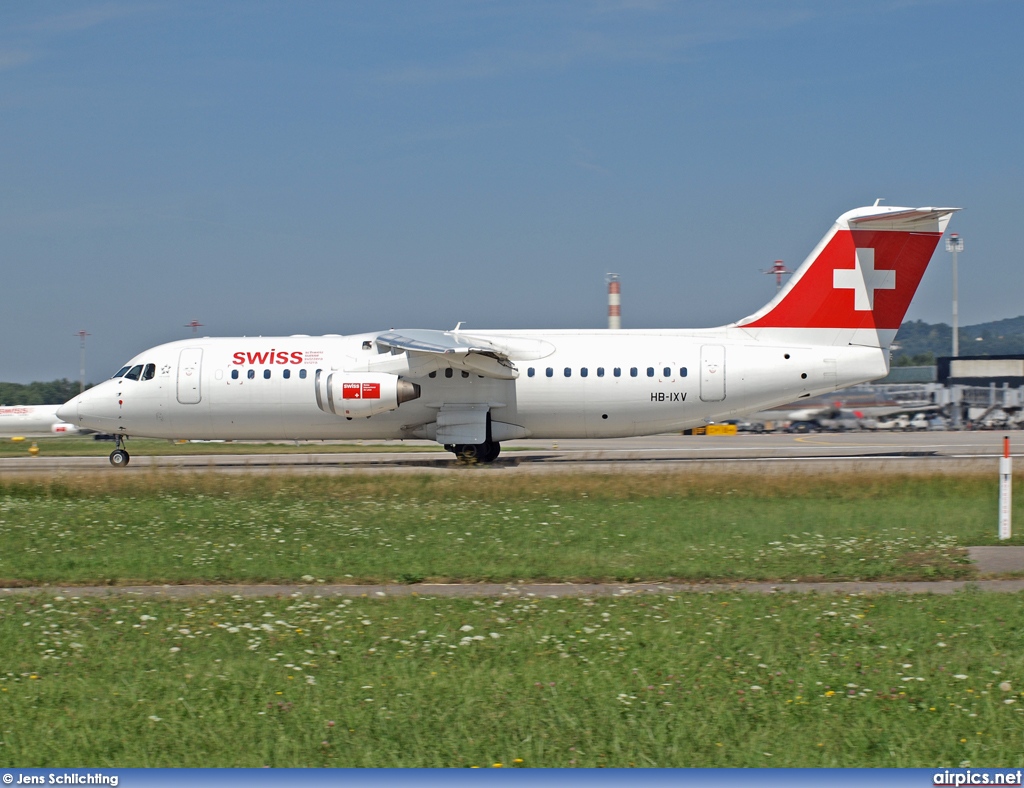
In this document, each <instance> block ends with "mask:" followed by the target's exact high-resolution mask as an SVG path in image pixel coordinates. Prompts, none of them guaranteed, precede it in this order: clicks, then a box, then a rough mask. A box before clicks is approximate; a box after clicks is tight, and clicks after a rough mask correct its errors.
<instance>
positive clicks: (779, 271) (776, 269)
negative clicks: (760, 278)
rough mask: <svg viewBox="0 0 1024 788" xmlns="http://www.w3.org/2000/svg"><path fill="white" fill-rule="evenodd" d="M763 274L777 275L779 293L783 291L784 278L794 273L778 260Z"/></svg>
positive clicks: (777, 290)
mask: <svg viewBox="0 0 1024 788" xmlns="http://www.w3.org/2000/svg"><path fill="white" fill-rule="evenodd" d="M762 273H766V274H775V292H776V293H777V292H779V291H780V290H781V289H782V277H783V276H785V275H786V274H791V273H793V272H792V271H790V270H789V269H788V268H786V264H785V263H783V262H782V261H781V260H776V261H775V262H774V263H772V267H771V268H769V269H768V270H767V271H763V272H762Z"/></svg>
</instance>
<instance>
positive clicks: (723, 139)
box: [0, 0, 1024, 382]
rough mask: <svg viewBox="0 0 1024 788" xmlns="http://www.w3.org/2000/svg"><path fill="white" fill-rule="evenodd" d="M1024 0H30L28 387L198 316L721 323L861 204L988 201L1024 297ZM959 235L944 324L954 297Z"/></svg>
mask: <svg viewBox="0 0 1024 788" xmlns="http://www.w3.org/2000/svg"><path fill="white" fill-rule="evenodd" d="M1022 31H1024V4H1022V3H1020V2H1017V1H1016V0H989V1H986V0H972V1H971V2H957V1H956V0H934V1H928V0H919V1H917V2H915V1H914V0H861V1H859V2H856V3H850V2H824V1H822V0H814V1H808V2H773V1H772V0H766V1H764V2H761V1H757V2H754V1H752V2H678V3H677V2H667V1H666V2H660V1H659V0H593V1H592V2H586V1H585V0H579V1H578V2H518V3H511V2H508V3H506V2H416V3H413V2H409V3H389V2H374V3H355V2H351V3H346V2H231V1H230V0H218V2H216V3H207V2H159V1H157V2H146V1H145V0H138V1H137V2H52V3H33V2H11V3H4V4H3V5H2V6H0V282H2V291H0V292H2V296H3V298H2V304H3V308H2V310H0V331H2V335H3V337H4V340H3V342H2V343H0V380H7V381H19V382H28V381H30V380H49V379H53V378H57V377H68V378H71V379H75V378H77V376H78V359H79V349H78V340H77V339H76V338H75V337H74V336H73V334H74V333H75V332H76V331H78V330H79V329H85V330H87V331H88V332H89V333H90V334H91V336H90V337H89V339H88V350H87V367H88V371H87V377H88V378H89V379H90V380H94V381H95V380H99V379H102V378H104V377H106V376H108V375H109V374H112V373H113V372H114V371H115V370H116V369H117V368H118V367H119V365H120V364H121V363H122V362H123V361H124V360H126V359H127V358H128V357H130V356H132V355H134V354H135V353H137V352H139V351H141V350H143V349H145V348H146V347H149V346H152V345H155V344H158V343H160V342H164V341H170V340H174V339H180V338H184V337H186V336H188V335H189V334H190V329H187V328H185V327H184V326H185V324H186V323H188V322H189V321H190V320H192V319H198V320H199V321H200V322H202V323H203V324H204V328H203V329H202V331H203V333H207V334H209V335H212V336H231V335H241V334H247V335H257V334H263V335H277V334H291V333H308V334H321V333H350V332H357V331H368V330H376V329H386V328H390V327H405V328H409V327H423V328H448V327H451V326H454V325H455V323H456V322H458V321H465V324H466V326H467V327H476V328H505V327H507V328H520V327H532V328H545V327H548V328H565V327H603V326H604V325H606V299H605V283H604V275H605V273H606V272H607V271H616V272H618V273H620V274H621V276H622V292H623V326H624V327H627V328H645V327H701V326H712V325H720V324H723V323H727V322H731V321H733V320H735V319H738V318H740V317H743V316H745V315H747V314H750V313H751V312H753V311H755V310H756V309H757V308H759V307H760V306H761V305H762V304H763V303H764V302H766V301H767V300H768V299H769V298H770V297H771V296H772V295H773V292H774V279H773V278H772V277H770V276H764V275H762V274H761V273H760V271H763V270H764V269H766V268H768V267H769V266H770V264H771V262H772V261H773V260H774V259H777V258H781V259H783V260H785V261H786V263H787V264H789V265H790V266H791V267H794V266H796V265H797V264H799V263H800V262H801V261H802V260H803V258H804V256H805V255H806V254H807V253H808V252H809V251H810V249H811V247H812V246H813V244H814V243H815V242H816V241H817V240H818V239H819V238H820V237H821V236H822V234H823V233H824V232H825V231H826V230H827V228H828V227H829V225H830V224H831V223H832V221H833V220H834V219H835V218H836V217H837V216H838V215H839V214H840V213H842V212H844V211H846V210H848V209H850V208H853V207H857V206H859V205H865V204H870V203H871V202H873V201H874V200H875V198H877V197H882V198H885V199H886V201H887V202H888V203H889V204H904V205H956V206H963V207H964V208H965V210H964V212H963V213H961V214H958V215H957V216H956V217H955V218H954V222H953V224H952V226H951V229H952V230H954V231H958V232H960V233H961V234H962V235H963V236H964V238H965V243H966V250H965V252H964V253H963V254H962V255H961V257H960V274H961V276H960V315H961V323H962V324H969V323H977V322H982V321H987V320H992V319H999V318H1005V317H1014V316H1017V315H1020V314H1022V313H1024V286H1022V284H1021V283H1022V281H1024V277H1022V276H1021V274H1020V272H1019V268H1020V253H1019V246H1020V244H1019V240H1018V238H1017V236H1016V235H1015V233H1017V232H1019V229H1018V228H1019V225H1020V224H1021V219H1022V208H1024V189H1022V188H1021V186H1022V184H1024V177H1022V176H1024V172H1022V160H1024V153H1022V145H1024V143H1022V140H1024V136H1022V130H1024V113H1022V106H1024V57H1022V56H1021V54H1020V34H1021V32H1022ZM949 258H950V255H949V254H947V253H946V252H945V251H942V247H940V251H939V252H937V253H936V255H935V258H934V260H933V263H932V266H931V268H930V269H929V271H928V273H927V274H926V277H925V280H924V282H923V283H922V286H921V289H920V290H919V291H918V294H917V296H916V298H915V300H914V302H913V303H912V305H911V307H910V313H909V315H908V317H909V318H911V319H923V320H927V321H929V322H938V321H945V322H949V320H950V316H949V315H950V291H951V282H950V261H949Z"/></svg>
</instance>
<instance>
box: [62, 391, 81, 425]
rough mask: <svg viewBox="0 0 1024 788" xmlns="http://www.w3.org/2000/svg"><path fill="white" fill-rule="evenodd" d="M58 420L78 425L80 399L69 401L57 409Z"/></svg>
mask: <svg viewBox="0 0 1024 788" xmlns="http://www.w3.org/2000/svg"><path fill="white" fill-rule="evenodd" d="M57 418H58V419H60V420H61V421H66V422H67V423H68V424H77V423H78V397H75V398H74V399H71V400H68V401H67V402H65V403H64V404H63V405H61V406H60V407H59V408H57Z"/></svg>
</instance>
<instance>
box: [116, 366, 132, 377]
mask: <svg viewBox="0 0 1024 788" xmlns="http://www.w3.org/2000/svg"><path fill="white" fill-rule="evenodd" d="M129 369H130V367H121V368H120V369H119V370H118V371H117V372H115V373H114V377H115V378H123V377H124V373H125V372H127V371H128V370H129Z"/></svg>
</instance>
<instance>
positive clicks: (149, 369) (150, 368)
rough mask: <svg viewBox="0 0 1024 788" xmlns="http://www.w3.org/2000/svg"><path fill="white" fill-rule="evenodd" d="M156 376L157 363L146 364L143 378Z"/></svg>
mask: <svg viewBox="0 0 1024 788" xmlns="http://www.w3.org/2000/svg"><path fill="white" fill-rule="evenodd" d="M155 377H156V364H146V368H145V369H144V370H142V377H141V378H140V379H141V380H152V379H153V378H155Z"/></svg>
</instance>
